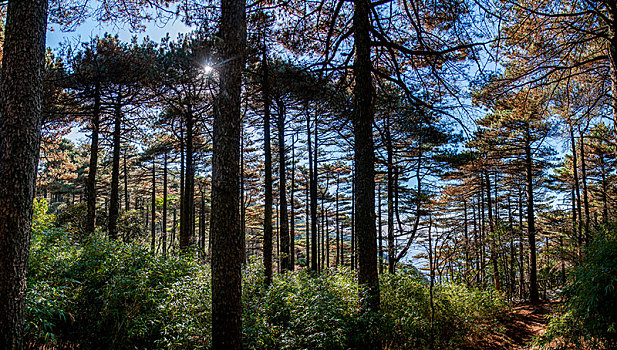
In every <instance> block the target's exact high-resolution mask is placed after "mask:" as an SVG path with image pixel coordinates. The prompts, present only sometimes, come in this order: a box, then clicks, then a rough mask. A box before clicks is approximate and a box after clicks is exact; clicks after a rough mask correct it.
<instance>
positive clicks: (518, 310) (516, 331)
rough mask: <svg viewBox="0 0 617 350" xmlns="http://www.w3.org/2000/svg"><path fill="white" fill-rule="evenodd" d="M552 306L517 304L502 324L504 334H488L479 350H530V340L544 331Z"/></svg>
mask: <svg viewBox="0 0 617 350" xmlns="http://www.w3.org/2000/svg"><path fill="white" fill-rule="evenodd" d="M553 312H554V311H553V304H551V303H548V302H542V303H539V304H535V305H533V304H528V303H525V304H519V305H517V306H515V307H514V308H512V309H511V311H510V315H509V316H510V318H509V320H508V321H506V322H505V323H504V325H503V326H504V327H505V332H499V334H497V333H493V334H490V335H489V336H488V337H487V338H488V339H484V340H483V341H482V344H478V345H480V348H481V349H491V350H493V349H494V350H497V349H503V350H524V349H530V344H529V343H530V342H531V340H532V339H533V338H534V337H535V336H537V335H540V334H542V333H544V330H545V329H546V326H547V324H548V320H549V318H550V316H551V314H553Z"/></svg>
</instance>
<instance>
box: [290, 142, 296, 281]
mask: <svg viewBox="0 0 617 350" xmlns="http://www.w3.org/2000/svg"><path fill="white" fill-rule="evenodd" d="M291 140H292V141H291V195H290V198H289V201H290V213H289V264H290V270H291V271H293V270H294V269H295V267H296V198H295V195H296V139H295V137H294V136H292V138H291Z"/></svg>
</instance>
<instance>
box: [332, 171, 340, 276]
mask: <svg viewBox="0 0 617 350" xmlns="http://www.w3.org/2000/svg"><path fill="white" fill-rule="evenodd" d="M340 176H341V173H340V172H338V171H337V173H336V203H335V205H336V214H335V215H336V216H335V217H334V225H335V230H336V260H335V266H336V267H338V266H339V265H340V264H341V261H342V259H341V227H340V223H339V215H340V211H339V196H340Z"/></svg>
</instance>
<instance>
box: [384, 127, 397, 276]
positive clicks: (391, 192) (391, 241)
mask: <svg viewBox="0 0 617 350" xmlns="http://www.w3.org/2000/svg"><path fill="white" fill-rule="evenodd" d="M386 152H387V154H388V185H387V187H388V273H394V264H395V262H396V255H395V254H396V252H395V247H394V186H396V184H395V183H394V162H393V160H394V150H393V149H392V135H391V133H390V118H388V124H387V126H386Z"/></svg>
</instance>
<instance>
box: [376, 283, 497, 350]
mask: <svg viewBox="0 0 617 350" xmlns="http://www.w3.org/2000/svg"><path fill="white" fill-rule="evenodd" d="M432 305H433V310H431V299H430V287H429V285H428V283H427V282H426V281H425V280H424V279H423V278H422V277H420V276H419V275H418V274H417V273H414V272H411V273H406V274H396V275H384V276H382V278H381V306H382V312H383V313H384V314H385V316H386V320H389V322H390V323H389V324H390V325H391V327H392V328H391V329H388V330H387V331H388V332H389V333H390V334H389V335H388V336H387V337H386V339H388V341H387V345H388V348H395V349H423V348H430V347H431V341H432V342H433V345H434V346H435V347H436V348H442V349H451V348H456V345H457V344H458V345H459V346H461V345H462V344H465V343H466V342H469V343H470V344H471V343H473V342H474V340H475V339H476V338H478V337H479V336H481V334H482V332H483V331H485V330H486V329H487V328H488V327H491V326H494V325H496V324H498V323H499V321H501V318H500V317H501V315H505V314H506V303H505V302H504V300H503V298H502V297H501V296H500V295H499V294H498V293H496V292H494V291H481V290H477V289H470V288H467V287H465V286H463V285H454V284H450V285H442V286H436V287H435V289H434V291H433V303H432ZM431 320H432V322H431ZM385 325H386V326H387V325H388V323H386V324H385ZM470 344H469V345H470Z"/></svg>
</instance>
